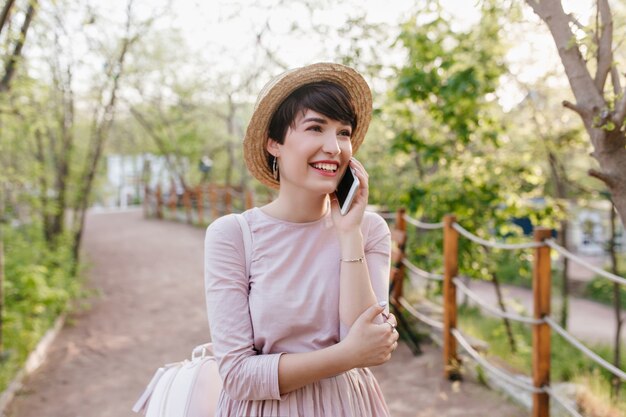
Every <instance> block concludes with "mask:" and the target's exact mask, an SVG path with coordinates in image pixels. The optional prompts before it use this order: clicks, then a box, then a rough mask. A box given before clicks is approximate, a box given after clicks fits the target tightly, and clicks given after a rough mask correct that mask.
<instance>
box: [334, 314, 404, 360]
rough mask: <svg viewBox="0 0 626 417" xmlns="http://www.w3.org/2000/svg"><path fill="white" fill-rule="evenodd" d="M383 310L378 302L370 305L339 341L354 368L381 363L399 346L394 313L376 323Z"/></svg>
mask: <svg viewBox="0 0 626 417" xmlns="http://www.w3.org/2000/svg"><path fill="white" fill-rule="evenodd" d="M383 311H384V306H381V305H380V304H378V303H377V304H374V305H372V306H371V307H369V308H368V309H367V310H365V311H364V312H363V313H362V314H361V315H360V316H359V317H358V318H357V319H356V321H355V322H354V324H352V327H351V328H350V331H349V332H348V335H347V336H346V338H345V339H343V340H342V341H341V342H340V343H339V344H340V345H342V346H343V348H344V349H345V355H346V358H347V360H348V361H350V362H351V364H352V368H363V367H367V366H375V365H381V364H383V363H385V362H387V361H388V360H389V359H390V358H391V353H392V352H393V351H394V350H396V348H397V347H398V337H399V335H398V332H397V331H396V326H395V317H394V316H393V314H390V315H389V316H388V317H389V319H388V321H386V322H384V323H380V324H379V323H374V320H375V318H376V317H377V316H379V315H380V314H381V313H383Z"/></svg>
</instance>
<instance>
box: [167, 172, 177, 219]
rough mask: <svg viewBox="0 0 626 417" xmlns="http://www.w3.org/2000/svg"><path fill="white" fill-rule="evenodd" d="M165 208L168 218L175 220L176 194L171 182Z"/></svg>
mask: <svg viewBox="0 0 626 417" xmlns="http://www.w3.org/2000/svg"><path fill="white" fill-rule="evenodd" d="M167 208H168V209H169V213H168V214H169V216H170V218H171V219H174V220H175V219H176V218H177V217H178V216H177V212H178V195H177V194H176V186H175V185H174V182H173V181H172V185H171V186H170V196H169V199H168V200H167Z"/></svg>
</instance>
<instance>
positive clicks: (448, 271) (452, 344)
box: [443, 214, 460, 379]
mask: <svg viewBox="0 0 626 417" xmlns="http://www.w3.org/2000/svg"><path fill="white" fill-rule="evenodd" d="M455 222H456V216H454V215H453V214H447V215H445V216H444V217H443V224H444V227H443V265H444V269H443V308H444V310H443V366H444V375H445V377H446V378H448V379H459V378H460V373H459V370H458V364H459V358H458V355H457V345H456V339H455V338H454V336H453V335H452V329H455V328H456V316H457V314H456V287H455V285H454V283H453V282H452V279H453V278H455V277H456V276H457V274H458V272H459V232H457V231H456V230H455V229H454V228H453V227H452V225H453V224H454V223H455Z"/></svg>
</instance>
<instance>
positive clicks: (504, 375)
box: [451, 329, 544, 393]
mask: <svg viewBox="0 0 626 417" xmlns="http://www.w3.org/2000/svg"><path fill="white" fill-rule="evenodd" d="M451 332H452V335H453V336H454V338H455V339H456V340H457V341H458V342H459V344H460V345H461V346H462V347H463V349H465V351H466V352H467V353H468V354H469V355H470V356H471V357H472V359H474V360H475V361H476V362H478V363H479V364H480V365H482V366H483V367H484V368H485V369H486V370H488V371H489V372H491V374H492V375H494V376H497V377H498V378H499V379H501V380H503V381H506V382H508V383H509V384H511V385H515V386H516V387H518V388H521V389H523V390H525V391H528V392H531V393H541V392H544V391H543V390H542V389H541V388H536V387H534V386H532V385H530V384H528V383H525V382H524V381H520V380H519V379H518V378H516V377H515V376H514V375H511V374H509V373H508V372H506V371H503V370H502V369H501V368H498V367H497V366H495V365H493V364H492V363H490V362H489V361H488V360H486V359H485V358H483V357H482V356H480V354H479V353H478V352H476V350H475V349H474V348H473V347H472V345H471V344H470V343H469V342H468V341H467V339H465V337H464V336H463V334H462V333H461V332H460V331H459V329H452V330H451Z"/></svg>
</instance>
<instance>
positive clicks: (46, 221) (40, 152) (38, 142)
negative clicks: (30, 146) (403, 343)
mask: <svg viewBox="0 0 626 417" xmlns="http://www.w3.org/2000/svg"><path fill="white" fill-rule="evenodd" d="M35 158H36V159H37V163H38V164H39V169H40V172H39V199H40V202H41V214H42V216H41V217H42V220H43V235H44V239H46V242H48V243H51V241H52V231H51V227H50V207H49V205H48V175H47V173H46V157H45V155H44V148H43V140H42V138H41V130H39V129H36V130H35Z"/></svg>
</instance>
